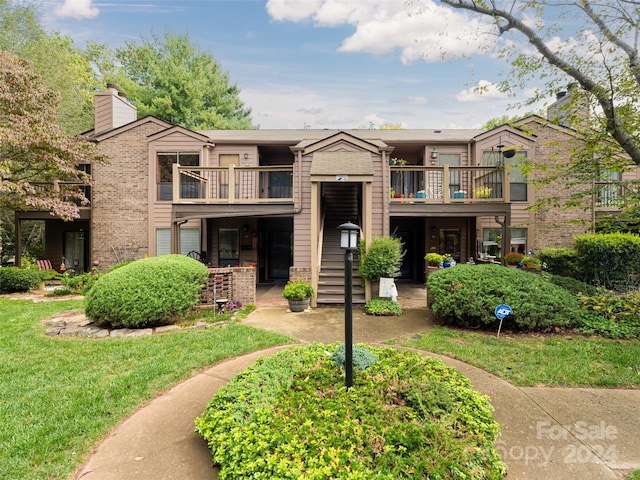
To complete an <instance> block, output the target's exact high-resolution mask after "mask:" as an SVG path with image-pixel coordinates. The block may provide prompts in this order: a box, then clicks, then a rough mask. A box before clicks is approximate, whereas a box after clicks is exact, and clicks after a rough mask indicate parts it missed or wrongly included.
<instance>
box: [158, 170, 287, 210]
mask: <svg viewBox="0 0 640 480" xmlns="http://www.w3.org/2000/svg"><path fill="white" fill-rule="evenodd" d="M167 187H169V188H171V190H169V191H171V194H168V188H167ZM158 188H159V191H158V198H159V199H160V200H173V202H174V203H293V166H291V165H289V166H270V167H236V166H234V165H231V166H229V167H182V166H179V165H177V164H176V165H174V166H173V183H172V184H158ZM166 197H172V198H166Z"/></svg>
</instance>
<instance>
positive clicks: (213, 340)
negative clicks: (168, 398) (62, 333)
mask: <svg viewBox="0 0 640 480" xmlns="http://www.w3.org/2000/svg"><path fill="white" fill-rule="evenodd" d="M81 307H82V301H78V300H76V301H74V300H64V301H59V302H43V303H32V302H30V301H24V300H8V299H4V298H0V364H1V365H2V369H0V398H1V399H2V401H1V402H0V418H2V427H0V445H2V448H1V449H0V478H20V479H24V480H29V479H43V478H47V479H64V478H68V477H69V476H70V475H71V474H72V473H73V471H74V470H75V469H76V468H77V467H78V465H79V464H81V463H82V462H83V461H84V460H85V458H86V456H87V455H88V454H89V452H90V451H91V449H92V448H93V447H94V446H95V444H96V443H97V442H98V441H99V440H100V439H101V438H102V437H103V436H104V435H105V434H106V433H107V432H109V431H110V430H111V429H112V428H113V427H114V425H116V424H117V423H118V422H119V421H120V420H122V419H123V418H125V417H127V416H128V415H129V414H131V413H132V412H133V411H134V410H135V409H136V408H137V407H138V406H139V405H141V404H143V403H144V402H146V401H148V400H150V399H152V398H153V397H154V396H156V395H157V394H158V393H159V392H162V391H164V390H167V389H168V388H170V387H171V386H173V385H175V384H176V383H178V382H179V381H181V380H183V379H185V378H188V377H190V376H192V375H193V374H195V373H196V372H198V371H199V370H201V369H202V368H204V367H206V366H208V365H211V364H213V363H216V362H218V361H220V360H222V359H224V358H227V357H231V356H235V355H240V354H243V353H246V352H250V351H255V350H258V349H261V348H266V347H269V346H273V345H278V344H283V343H287V342H288V341H290V339H289V338H287V337H284V336H282V335H278V334H275V333H270V332H266V331H261V330H257V329H254V328H250V327H246V326H242V325H238V324H236V323H232V324H229V325H228V326H225V327H221V328H208V329H195V330H188V331H175V332H171V333H166V334H161V335H152V336H149V337H140V338H110V339H103V340H95V339H86V338H61V337H47V336H46V335H45V334H44V330H45V328H44V327H43V326H42V325H41V324H40V320H42V319H44V318H47V317H49V316H51V315H53V314H54V313H57V312H61V311H68V310H74V309H77V308H81Z"/></svg>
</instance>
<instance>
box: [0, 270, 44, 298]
mask: <svg viewBox="0 0 640 480" xmlns="http://www.w3.org/2000/svg"><path fill="white" fill-rule="evenodd" d="M42 282H43V278H42V275H41V274H40V272H39V271H38V270H33V269H31V268H18V267H2V268H0V293H14V292H30V291H31V290H35V289H37V288H38V287H39V286H40V285H41V284H42Z"/></svg>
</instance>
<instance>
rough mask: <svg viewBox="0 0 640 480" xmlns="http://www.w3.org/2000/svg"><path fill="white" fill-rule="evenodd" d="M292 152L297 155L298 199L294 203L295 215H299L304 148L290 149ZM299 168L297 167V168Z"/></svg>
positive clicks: (295, 163)
mask: <svg viewBox="0 0 640 480" xmlns="http://www.w3.org/2000/svg"><path fill="white" fill-rule="evenodd" d="M290 149H291V151H292V152H293V153H295V155H296V160H295V162H294V170H295V173H296V177H297V180H296V184H297V185H296V187H297V189H296V198H295V199H294V201H293V214H294V215H295V214H298V213H300V212H301V211H302V148H299V147H290ZM296 166H297V167H296Z"/></svg>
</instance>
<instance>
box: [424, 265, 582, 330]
mask: <svg viewBox="0 0 640 480" xmlns="http://www.w3.org/2000/svg"><path fill="white" fill-rule="evenodd" d="M427 292H428V298H429V303H430V305H431V309H432V310H433V313H434V315H435V316H436V317H437V318H438V319H439V320H440V321H442V322H444V323H448V324H453V325H459V326H463V327H478V326H483V325H484V326H495V325H497V322H498V320H497V319H496V316H495V308H496V307H497V306H498V305H500V304H507V305H509V306H510V307H511V309H512V310H513V315H511V316H509V317H507V319H506V320H505V324H504V327H505V328H513V329H520V330H537V331H550V330H553V329H554V328H555V327H563V328H565V327H572V326H575V325H576V324H578V323H579V319H580V306H579V304H578V300H577V299H576V297H575V296H574V295H572V294H571V293H570V292H569V291H567V290H566V289H564V288H562V287H560V286H558V285H554V284H552V283H550V282H548V281H546V280H545V279H544V278H542V277H541V276H540V275H537V274H535V273H532V272H527V271H523V270H521V269H514V268H505V267H503V266H501V265H457V266H456V267H454V268H445V269H442V270H439V271H437V272H434V273H432V274H431V275H429V278H428V279H427Z"/></svg>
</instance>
